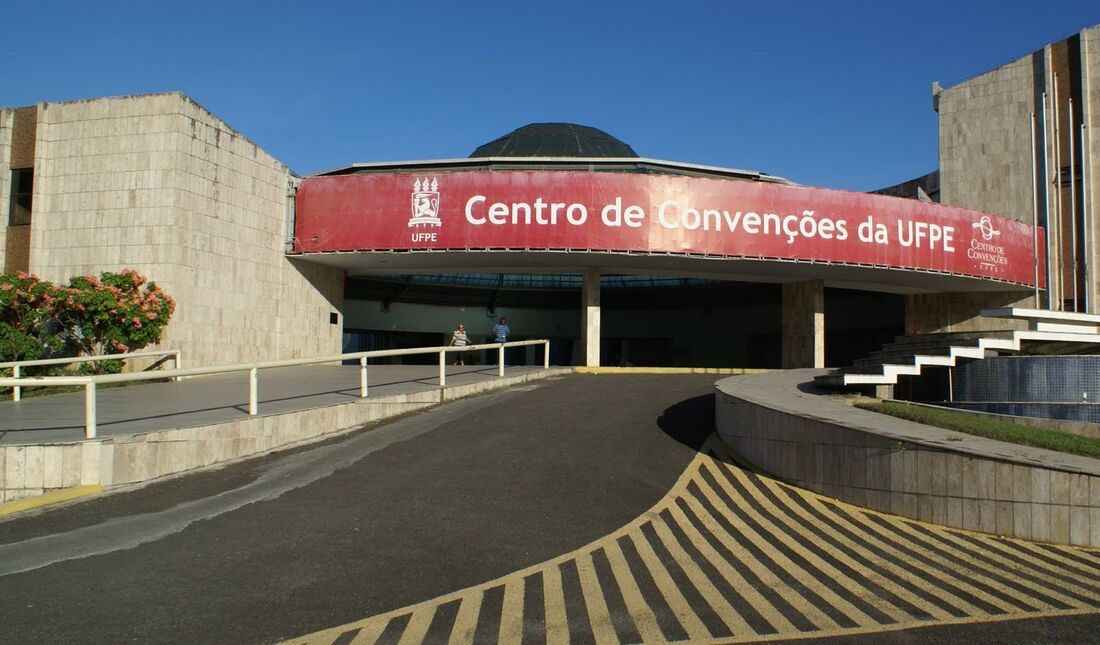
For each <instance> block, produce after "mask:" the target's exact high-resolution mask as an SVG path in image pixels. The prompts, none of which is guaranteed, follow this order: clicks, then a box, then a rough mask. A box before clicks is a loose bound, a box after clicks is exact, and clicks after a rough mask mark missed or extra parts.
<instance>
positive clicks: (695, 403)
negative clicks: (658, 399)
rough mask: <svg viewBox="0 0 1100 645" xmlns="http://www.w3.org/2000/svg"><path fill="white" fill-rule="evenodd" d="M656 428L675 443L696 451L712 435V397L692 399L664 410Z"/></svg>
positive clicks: (706, 395) (703, 396)
mask: <svg viewBox="0 0 1100 645" xmlns="http://www.w3.org/2000/svg"><path fill="white" fill-rule="evenodd" d="M657 426H658V427H660V428H661V430H663V431H664V433H665V434H667V435H668V436H670V437H672V438H673V439H675V440H676V441H678V442H680V443H682V444H684V445H685V446H688V447H689V448H691V449H692V450H695V451H698V450H699V449H700V448H702V446H703V442H705V441H706V440H707V437H709V436H710V435H712V434H714V395H713V394H704V395H702V396H696V397H692V398H690V399H685V400H683V401H680V402H679V403H676V404H674V405H671V406H669V407H668V408H665V411H664V412H663V413H662V414H661V416H660V417H658V418H657Z"/></svg>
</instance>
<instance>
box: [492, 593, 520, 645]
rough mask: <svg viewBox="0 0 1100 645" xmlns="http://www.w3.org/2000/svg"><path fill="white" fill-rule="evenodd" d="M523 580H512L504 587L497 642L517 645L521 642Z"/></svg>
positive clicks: (505, 644)
mask: <svg viewBox="0 0 1100 645" xmlns="http://www.w3.org/2000/svg"><path fill="white" fill-rule="evenodd" d="M524 584H525V582H524V579H523V578H514V579H512V580H511V581H510V582H509V583H508V584H506V585H505V586H504V604H503V605H502V606H501V609H500V629H499V630H498V632H497V642H498V643H502V644H504V645H519V642H520V641H522V640H523V587H524Z"/></svg>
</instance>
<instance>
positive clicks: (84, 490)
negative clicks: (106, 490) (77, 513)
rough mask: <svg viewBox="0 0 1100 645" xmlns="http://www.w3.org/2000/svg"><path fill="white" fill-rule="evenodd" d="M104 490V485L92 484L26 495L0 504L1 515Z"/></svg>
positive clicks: (95, 493) (96, 493)
mask: <svg viewBox="0 0 1100 645" xmlns="http://www.w3.org/2000/svg"><path fill="white" fill-rule="evenodd" d="M102 492H103V486H100V485H99V484H93V485H91V486H73V487H72V488H62V489H61V490H55V491H53V492H50V493H45V494H43V495H35V496H34V497H24V498H23V499H16V500H12V501H10V502H4V503H3V504H0V517H3V516H5V515H11V514H12V513H19V512H21V511H28V510H30V509H32V508H38V507H39V506H49V505H50V504H58V503H61V502H67V501H69V500H73V499H78V498H81V497H87V496H89V495H98V494H99V493H102Z"/></svg>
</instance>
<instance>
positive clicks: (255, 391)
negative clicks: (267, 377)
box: [248, 367, 260, 416]
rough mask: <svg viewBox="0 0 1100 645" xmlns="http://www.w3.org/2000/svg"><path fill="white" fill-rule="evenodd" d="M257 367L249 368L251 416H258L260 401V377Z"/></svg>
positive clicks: (249, 408) (249, 405) (249, 411)
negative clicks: (258, 399)
mask: <svg viewBox="0 0 1100 645" xmlns="http://www.w3.org/2000/svg"><path fill="white" fill-rule="evenodd" d="M256 372H257V370H256V368H255V367H253V368H252V369H250V370H248V414H249V416H256V412H257V408H258V407H259V403H258V401H257V400H256V399H257V398H259V389H260V384H259V378H257V375H256Z"/></svg>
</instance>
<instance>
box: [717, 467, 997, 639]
mask: <svg viewBox="0 0 1100 645" xmlns="http://www.w3.org/2000/svg"><path fill="white" fill-rule="evenodd" d="M729 468H730V470H734V468H732V467H729ZM760 481H761V483H762V484H763V485H764V486H765V487H767V488H768V489H769V490H771V491H772V492H773V493H774V494H775V495H776V496H777V497H778V498H780V499H782V498H783V495H784V493H783V492H782V491H781V490H779V485H778V484H776V483H775V482H774V481H770V480H765V479H764V478H760ZM761 501H763V500H761ZM769 502H770V500H769ZM773 508H774V506H773ZM779 510H781V511H785V512H788V513H791V512H793V513H794V514H795V515H797V516H798V517H801V518H802V519H804V520H805V521H807V522H810V523H812V524H814V525H815V527H816V528H817V530H819V531H821V532H822V533H824V534H825V535H828V536H829V537H831V538H832V539H834V540H836V541H837V542H840V543H842V544H844V545H845V546H846V547H848V548H849V549H851V550H852V551H854V552H855V553H856V555H857V556H859V557H860V558H862V559H863V561H864V562H873V563H875V564H876V565H877V566H879V567H880V568H882V569H885V570H886V571H888V572H889V573H890V576H892V577H893V578H894V579H900V580H904V581H905V582H907V583H909V584H910V585H912V586H914V587H917V588H919V589H921V590H922V591H925V592H927V593H928V594H931V595H934V596H938V597H940V599H941V600H943V601H945V602H946V600H947V599H946V598H944V597H943V596H944V595H945V594H944V591H945V590H944V589H943V587H937V586H936V584H935V583H934V582H932V581H930V580H928V579H926V578H923V577H921V576H918V575H916V574H914V573H913V572H912V571H910V570H909V569H906V568H905V567H902V566H899V565H897V564H895V562H904V561H907V560H908V558H907V557H906V556H905V555H904V554H902V553H901V552H900V551H897V550H895V549H894V548H893V547H891V546H889V545H888V544H885V543H882V544H876V545H875V546H876V547H877V548H878V549H879V550H881V551H884V552H886V553H887V554H888V555H889V558H885V559H884V558H881V557H879V556H877V555H876V554H874V553H873V552H872V551H871V550H870V549H869V548H867V547H865V546H863V545H862V544H860V543H859V542H856V541H854V540H849V539H848V538H846V537H845V536H844V535H842V534H841V533H840V532H838V531H837V530H836V529H834V528H833V527H831V526H829V525H828V524H826V523H824V522H818V521H817V520H816V518H814V517H813V516H812V515H810V514H809V513H808V512H807V511H806V509H804V508H802V507H801V506H799V505H798V504H790V505H788V506H787V507H786V508H785V509H779ZM821 510H822V511H823V514H825V512H827V511H825V509H821ZM833 519H834V521H836V522H837V523H838V524H841V525H843V523H844V522H843V520H841V519H840V518H836V517H834V518H833ZM790 525H791V526H795V524H794V522H791V523H790ZM921 573H923V574H924V575H928V576H932V577H935V578H936V579H937V580H938V581H940V583H949V584H954V583H955V582H956V579H955V578H954V577H953V576H948V575H946V574H943V573H941V572H939V571H936V570H934V569H929V570H922V571H921ZM887 584H889V581H887ZM970 593H972V594H973V595H976V596H981V595H982V592H981V591H978V590H973V591H971V592H970ZM989 602H991V603H992V604H996V603H995V602H994V601H993V599H992V598H989ZM947 604H949V605H951V606H952V607H954V608H955V609H957V610H959V611H962V612H964V613H966V614H970V615H973V614H977V613H981V612H982V610H981V609H979V608H978V607H977V606H975V605H973V604H971V603H970V602H968V601H967V600H965V599H963V598H959V597H957V596H952V598H951V601H950V602H949V603H947ZM917 606H918V607H921V608H924V609H926V610H928V611H929V613H931V614H932V615H933V616H934V617H937V618H942V619H947V618H949V617H950V616H948V615H943V616H942V617H941V616H939V614H937V613H934V612H932V611H931V607H929V606H927V605H925V604H923V603H922V604H918V605H917ZM937 609H938V608H937ZM940 611H942V610H940ZM943 613H944V614H946V612H943Z"/></svg>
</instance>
